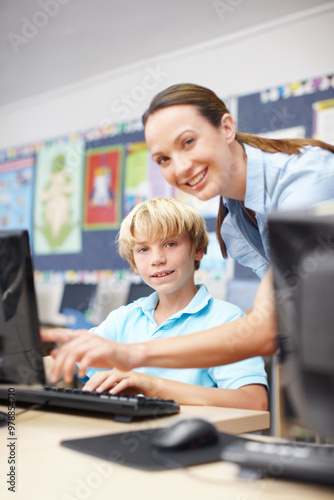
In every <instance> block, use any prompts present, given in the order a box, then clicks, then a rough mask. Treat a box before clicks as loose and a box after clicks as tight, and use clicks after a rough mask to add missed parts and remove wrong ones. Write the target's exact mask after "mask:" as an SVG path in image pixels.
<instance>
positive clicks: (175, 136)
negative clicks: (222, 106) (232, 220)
mask: <svg viewBox="0 0 334 500" xmlns="http://www.w3.org/2000/svg"><path fill="white" fill-rule="evenodd" d="M145 138H146V142H147V145H148V148H149V150H150V152H151V154H152V158H153V161H154V162H156V163H157V164H158V165H159V167H160V169H161V172H162V174H163V176H164V178H165V179H166V181H167V182H168V183H169V184H171V185H172V186H175V187H177V188H179V189H181V190H182V191H184V192H186V193H188V194H192V195H193V196H196V198H198V199H200V200H202V201H206V200H209V199H211V198H213V197H215V196H218V195H221V196H227V197H232V198H235V197H236V189H238V188H240V184H239V181H240V175H237V172H239V174H240V172H241V170H240V169H239V168H237V161H236V156H235V152H234V150H235V143H236V141H235V140H234V139H235V129H234V123H233V119H232V117H231V116H230V115H229V114H225V115H224V116H223V117H222V121H221V124H220V125H219V126H218V127H215V126H214V125H212V124H211V123H210V122H209V121H208V120H207V118H205V117H204V116H202V115H201V114H200V112H199V111H198V109H197V108H196V107H195V106H193V105H189V104H186V105H175V106H170V107H168V108H164V109H160V110H158V111H155V112H154V113H153V114H152V115H150V116H149V118H148V120H147V122H146V127H145ZM242 170H243V169H242ZM238 179H239V180H238Z"/></svg>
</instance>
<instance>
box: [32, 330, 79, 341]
mask: <svg viewBox="0 0 334 500" xmlns="http://www.w3.org/2000/svg"><path fill="white" fill-rule="evenodd" d="M81 332H87V330H70V329H69V328H50V327H42V328H40V330H39V334H40V337H41V339H42V340H43V342H59V343H64V342H69V341H70V340H72V339H73V338H75V337H76V336H77V335H80V333H81Z"/></svg>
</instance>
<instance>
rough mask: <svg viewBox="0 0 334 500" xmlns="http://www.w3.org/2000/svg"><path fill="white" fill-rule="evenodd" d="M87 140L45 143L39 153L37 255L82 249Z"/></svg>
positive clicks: (36, 201)
mask: <svg viewBox="0 0 334 500" xmlns="http://www.w3.org/2000/svg"><path fill="white" fill-rule="evenodd" d="M84 154H85V151H84V142H83V141H81V140H76V141H70V142H68V143H67V144H66V143H61V144H51V145H45V146H44V147H43V148H42V149H41V150H40V151H39V152H38V155H37V162H36V187H35V209H34V248H35V254H36V255H47V254H65V253H78V252H80V251H81V249H82V241H81V221H82V208H81V207H82V186H83V165H84V161H83V160H84Z"/></svg>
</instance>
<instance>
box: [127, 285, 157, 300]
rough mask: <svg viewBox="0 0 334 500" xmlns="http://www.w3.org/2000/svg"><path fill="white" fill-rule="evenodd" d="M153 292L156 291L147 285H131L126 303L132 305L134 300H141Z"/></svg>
mask: <svg viewBox="0 0 334 500" xmlns="http://www.w3.org/2000/svg"><path fill="white" fill-rule="evenodd" d="M153 292H154V289H153V288H151V287H150V286H148V285H147V284H146V283H130V286H129V292H128V295H127V298H126V303H127V304H131V302H133V301H134V300H137V299H140V298H141V297H148V296H149V295H151V293H153Z"/></svg>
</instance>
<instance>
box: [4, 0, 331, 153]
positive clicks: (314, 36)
mask: <svg viewBox="0 0 334 500" xmlns="http://www.w3.org/2000/svg"><path fill="white" fill-rule="evenodd" d="M333 26H334V2H328V3H327V4H325V7H324V6H322V7H319V9H309V10H305V11H301V12H300V13H299V14H294V15H291V16H286V17H284V18H280V19H276V20H273V21H272V22H271V23H265V24H261V25H258V26H254V27H253V28H252V29H247V30H245V31H243V32H238V33H235V34H234V35H233V36H227V37H225V38H224V37H222V38H220V39H216V40H212V41H211V42H210V43H206V44H202V45H198V46H196V47H193V48H192V49H191V50H186V51H179V52H177V53H170V54H164V55H161V57H159V58H155V59H152V60H143V61H140V62H138V63H137V64H136V65H133V66H130V67H125V68H123V69H122V70H119V71H114V72H113V71H110V72H108V73H105V74H102V75H98V76H96V77H95V78H94V79H90V80H86V81H82V82H80V83H78V84H76V85H73V86H70V87H66V88H63V89H58V90H57V91H53V92H50V93H46V94H43V95H42V94H40V95H38V96H35V97H32V98H29V99H26V100H23V101H20V102H16V103H13V104H10V105H8V106H4V107H2V108H0V149H3V148H7V147H10V146H19V145H24V144H29V143H32V142H36V141H38V140H43V139H47V138H55V137H57V136H60V135H64V134H67V133H71V132H78V131H83V130H87V129H90V128H93V127H97V126H104V125H106V124H107V123H119V122H124V121H128V120H130V119H132V118H136V117H138V116H140V115H141V113H142V112H143V110H145V109H146V107H147V105H148V103H149V101H150V100H151V98H152V97H153V95H154V94H156V92H158V91H159V90H161V89H163V88H165V87H167V86H168V85H171V84H173V83H178V82H184V81H188V82H193V83H198V84H201V85H204V86H207V87H210V88H212V89H213V90H214V91H215V92H216V93H217V94H218V95H219V96H221V97H225V96H234V95H241V94H248V93H251V92H256V91H258V90H261V89H264V88H268V87H271V86H275V85H278V84H284V83H289V82H291V81H298V80H303V79H305V78H312V77H315V76H319V75H326V74H331V73H333V70H334V56H333V47H334V29H333Z"/></svg>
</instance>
